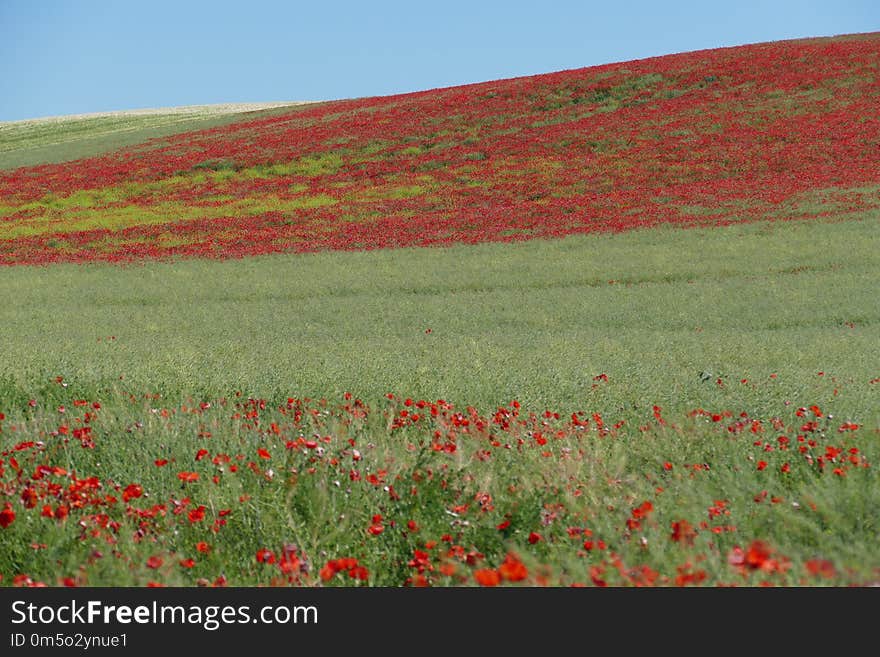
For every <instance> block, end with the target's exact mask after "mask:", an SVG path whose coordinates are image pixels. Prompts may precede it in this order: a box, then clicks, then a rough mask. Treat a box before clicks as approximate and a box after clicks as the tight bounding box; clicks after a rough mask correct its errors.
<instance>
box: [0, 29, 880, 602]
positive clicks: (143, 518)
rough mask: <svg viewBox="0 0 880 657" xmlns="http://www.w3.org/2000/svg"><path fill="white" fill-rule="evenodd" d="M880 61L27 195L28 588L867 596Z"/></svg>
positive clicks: (5, 566) (11, 520) (146, 167)
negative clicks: (569, 589) (473, 588)
mask: <svg viewBox="0 0 880 657" xmlns="http://www.w3.org/2000/svg"><path fill="white" fill-rule="evenodd" d="M878 63H880V38H878V35H859V36H856V37H848V38H842V39H835V40H828V39H821V40H811V41H798V42H786V43H777V44H765V45H759V46H749V47H745V48H735V49H725V50H718V51H707V52H701V53H690V54H686V55H675V56H670V57H666V58H658V59H653V60H644V61H639V62H628V63H625V64H615V65H610V66H605V67H599V68H593V69H583V70H579V71H567V72H563V73H556V74H551V75H547V76H536V77H534V78H523V79H518V80H509V81H499V82H492V83H485V84H481V85H471V86H468V87H460V88H452V89H444V90H437V91H431V92H423V93H418V94H409V95H405V96H396V97H388V98H372V99H361V100H352V101H344V102H334V103H326V104H321V105H314V106H305V107H301V108H297V109H296V110H295V111H292V112H291V111H287V110H271V111H272V112H275V113H274V114H272V115H268V116H265V117H263V118H261V119H259V120H248V121H238V122H234V123H230V124H229V125H226V126H219V127H213V128H210V129H207V130H202V131H199V132H190V133H186V134H181V135H177V136H174V135H171V136H167V135H166V136H162V135H160V134H155V135H154V136H155V137H156V138H155V139H153V140H151V141H146V142H142V143H139V144H136V145H132V146H130V147H128V148H126V149H123V150H117V151H114V152H109V153H107V154H106V155H99V156H96V157H90V158H87V159H81V160H77V161H75V162H68V163H64V164H45V165H41V166H36V167H33V168H19V169H15V170H11V171H7V172H5V173H0V262H2V264H5V265H9V266H5V267H0V298H2V299H4V300H6V301H5V302H4V303H3V304H0V585H15V586H37V585H49V586H62V585H65V586H66V585H78V586H81V585H91V586H96V585H109V586H129V585H133V586H142V585H183V586H196V585H198V586H209V585H216V586H222V585H227V584H228V585H240V586H256V585H317V586H348V585H358V586H363V585H383V586H416V585H445V586H462V585H482V586H494V585H510V584H512V585H532V586H534V585H549V586H568V585H588V586H606V585H610V586H631V585H634V586H657V585H661V586H666V585H679V586H687V585H700V586H705V585H745V586H752V585H759V584H775V585H810V586H818V585H831V586H840V585H869V584H877V583H878V582H880V544H878V542H877V540H876V537H877V535H878V533H880V516H878V514H877V513H876V509H877V508H878V505H880V481H878V476H880V475H878V474H877V473H878V470H877V466H878V460H880V440H878V438H880V394H878V393H880V303H878V297H877V280H878V273H880V255H878V254H880V237H878V228H880V170H878V168H877V167H876V161H877V160H876V154H877V148H878V145H880V121H878V118H877V115H876V112H875V111H873V110H872V108H873V107H874V106H876V103H877V100H878V94H880V86H878V76H877V66H878ZM95 127H96V129H100V126H99V125H96V126H95ZM98 141H99V142H100V138H98ZM685 228H686V229H685ZM547 238H553V239H547ZM427 246H430V247H432V248H424V247H427ZM390 247H396V248H390ZM13 265H14V266H13Z"/></svg>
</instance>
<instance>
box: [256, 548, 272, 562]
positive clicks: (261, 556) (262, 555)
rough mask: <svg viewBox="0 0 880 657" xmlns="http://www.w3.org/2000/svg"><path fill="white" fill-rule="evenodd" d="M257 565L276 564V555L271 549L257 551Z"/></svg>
mask: <svg viewBox="0 0 880 657" xmlns="http://www.w3.org/2000/svg"><path fill="white" fill-rule="evenodd" d="M257 563H269V564H272V563H275V553H274V552H272V550H270V549H269V548H262V549H261V550H257Z"/></svg>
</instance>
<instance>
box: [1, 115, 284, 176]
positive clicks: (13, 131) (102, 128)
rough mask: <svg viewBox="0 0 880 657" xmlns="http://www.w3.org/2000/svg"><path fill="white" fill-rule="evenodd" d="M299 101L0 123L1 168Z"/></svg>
mask: <svg viewBox="0 0 880 657" xmlns="http://www.w3.org/2000/svg"><path fill="white" fill-rule="evenodd" d="M297 104H298V103H237V104H236V103H229V104H224V105H194V106H191V107H169V108H159V109H153V110H149V109H148V110H130V111H123V112H105V113H98V114H81V115H73V116H56V117H45V118H41V119H31V120H26V121H8V122H0V169H15V168H17V167H24V166H33V165H37V164H47V163H50V162H67V161H70V160H76V159H79V158H83V157H92V156H95V155H100V154H102V153H107V152H110V151H114V150H117V149H119V148H123V147H126V146H132V145H134V144H140V143H142V142H144V141H146V140H147V139H157V138H160V137H167V136H169V135H174V134H178V133H181V132H189V131H192V130H204V129H206V128H215V127H218V126H223V125H228V124H230V123H234V122H236V121H242V120H244V119H251V120H253V119H255V118H264V117H267V116H273V115H274V114H277V113H278V112H279V110H278V108H279V107H280V108H283V110H282V111H284V112H289V111H290V110H291V108H292V106H294V105H297Z"/></svg>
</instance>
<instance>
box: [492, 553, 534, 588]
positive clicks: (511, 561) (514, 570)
mask: <svg viewBox="0 0 880 657" xmlns="http://www.w3.org/2000/svg"><path fill="white" fill-rule="evenodd" d="M498 574H499V575H500V576H501V577H502V579H506V580H507V581H509V582H520V581H522V580H524V579H525V578H526V577H528V576H529V571H528V569H527V568H526V567H525V566H524V565H523V563H522V561H520V560H519V558H518V557H517V556H516V555H515V554H513V553H510V554H508V555H507V556H506V557H505V558H504V563H502V564H501V565H500V566H499V567H498Z"/></svg>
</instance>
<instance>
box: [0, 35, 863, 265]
mask: <svg viewBox="0 0 880 657" xmlns="http://www.w3.org/2000/svg"><path fill="white" fill-rule="evenodd" d="M878 65H880V34H877V33H874V34H863V35H852V36H845V37H837V38H822V39H812V40H799V41H788V42H776V43H768V44H759V45H750V46H743V47H736V48H725V49H718V50H710V51H701V52H691V53H685V54H678V55H670V56H666V57H659V58H653V59H646V60H640V61H631V62H625V63H620V64H611V65H606V66H599V67H592V68H585V69H577V70H570V71H562V72H558V73H552V74H547V75H538V76H533V77H525V78H517V79H510V80H500V81H494V82H487V83H482V84H475V85H468V86H462V87H452V88H447V89H437V90H430V91H424V92H418V93H410V94H404V95H398V96H389V97H376V98H363V99H356V100H349V101H339V102H331V103H322V104H318V105H314V106H303V107H298V108H295V109H294V110H291V111H289V112H286V111H283V110H280V111H279V110H276V111H275V112H276V113H274V114H273V115H271V116H266V117H263V118H259V119H255V120H244V121H236V122H233V123H230V124H228V125H224V126H218V127H214V128H209V129H205V130H198V131H192V132H183V133H179V134H174V135H167V136H161V137H156V138H154V139H150V140H148V141H145V142H142V143H139V144H136V145H131V146H128V147H126V148H123V149H120V150H116V151H113V152H110V153H106V154H103V155H98V156H95V157H90V158H84V159H79V160H75V161H72V162H65V163H58V164H45V165H41V166H33V167H23V168H18V169H14V170H11V171H5V172H2V173H0V263H3V264H20V263H47V262H62V261H69V262H80V261H91V260H108V261H118V260H132V259H142V258H162V257H168V256H186V257H211V258H226V257H240V256H246V255H256V254H266V253H275V252H303V251H317V250H325V249H331V250H335V249H341V250H359V249H375V248H387V247H399V246H428V245H449V244H454V243H461V242H464V243H475V242H482V241H514V240H523V239H530V238H540V237H558V236H564V235H570V234H577V233H590V232H597V231H622V230H628V229H633V228H638V227H646V226H655V225H658V224H673V225H680V226H695V225H721V224H729V223H732V222H739V221H751V220H759V219H769V220H774V219H810V218H815V217H840V218H845V217H846V216H850V215H853V213H861V212H865V211H869V210H871V209H875V208H877V207H880V167H878V148H880V118H878V115H877V112H876V108H877V105H878V101H880V75H878V73H880V69H878ZM278 112H280V113H278Z"/></svg>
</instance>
